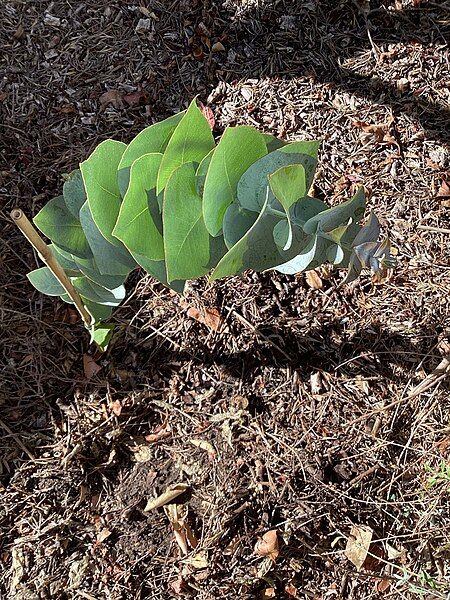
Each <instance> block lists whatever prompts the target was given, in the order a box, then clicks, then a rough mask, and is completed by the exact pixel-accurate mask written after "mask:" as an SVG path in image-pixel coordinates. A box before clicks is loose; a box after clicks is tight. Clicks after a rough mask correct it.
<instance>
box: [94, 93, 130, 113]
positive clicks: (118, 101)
mask: <svg viewBox="0 0 450 600" xmlns="http://www.w3.org/2000/svg"><path fill="white" fill-rule="evenodd" d="M99 102H100V108H101V110H104V109H105V108H106V107H107V106H109V105H111V106H113V107H114V108H117V109H121V108H123V107H124V103H123V95H122V92H120V91H119V90H109V91H107V92H105V93H104V94H102V95H101V96H100V98H99Z"/></svg>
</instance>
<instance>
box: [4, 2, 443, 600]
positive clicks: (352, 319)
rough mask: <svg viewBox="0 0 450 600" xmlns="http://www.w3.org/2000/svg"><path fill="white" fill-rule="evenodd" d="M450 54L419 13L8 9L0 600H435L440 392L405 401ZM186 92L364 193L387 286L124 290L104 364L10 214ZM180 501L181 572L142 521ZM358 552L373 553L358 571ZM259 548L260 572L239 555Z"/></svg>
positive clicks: (432, 296)
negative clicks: (316, 149) (304, 151)
mask: <svg viewBox="0 0 450 600" xmlns="http://www.w3.org/2000/svg"><path fill="white" fill-rule="evenodd" d="M449 33H450V5H449V3H448V2H431V1H430V2H427V1H426V0H422V1H419V0H414V1H413V0H411V1H408V0H397V1H388V0H386V1H385V2H381V1H377V0H370V1H363V0H357V1H356V0H355V1H351V0H342V1H340V2H336V1H331V0H329V1H327V0H324V1H318V0H306V1H302V2H300V1H298V2H297V1H292V0H291V1H287V0H240V1H238V0H226V1H224V2H219V1H218V0H205V1H203V2H200V1H195V0H184V1H183V0H178V1H172V2H158V1H156V0H148V1H145V2H144V1H143V2H137V1H136V0H134V1H133V2H132V1H127V2H122V1H118V0H117V1H116V0H108V1H106V0H98V1H97V2H91V1H90V0H89V1H84V2H78V3H73V2H68V1H63V0H56V1H54V2H44V1H40V0H9V1H8V2H6V3H5V4H4V6H3V7H2V20H1V24H0V36H1V39H2V53H1V56H0V61H1V62H2V66H1V69H0V70H1V72H2V78H1V80H0V113H1V121H0V127H1V130H2V131H1V137H0V152H1V168H0V193H1V195H2V198H3V202H2V206H1V208H0V218H1V219H2V236H1V239H0V264H1V269H0V284H1V285H0V315H1V321H0V327H1V331H0V333H1V337H0V339H1V345H0V352H1V354H0V356H1V359H2V360H1V367H2V375H1V379H0V408H1V411H0V430H1V437H0V459H1V460H0V499H1V502H0V530H1V536H0V565H1V568H0V597H2V598H3V597H4V598H17V599H23V600H25V599H30V600H31V599H33V600H34V599H39V600H40V599H47V598H49V599H52V600H53V599H61V600H68V599H72V598H73V599H75V598H77V599H78V598H87V599H92V600H94V599H95V600H100V599H103V598H104V599H114V600H116V599H117V600H119V599H124V600H128V599H134V598H136V599H138V598H139V599H146V598H151V599H152V600H153V599H155V600H157V599H159V598H161V599H164V600H165V599H168V598H172V597H174V598H179V597H181V598H197V599H200V600H208V599H211V598H239V599H242V600H246V599H253V598H258V599H264V598H281V599H289V598H301V599H315V600H320V599H325V598H327V599H328V598H342V599H355V600H358V599H370V598H380V597H386V598H394V599H397V598H398V599H405V598H411V599H413V598H418V597H423V598H426V599H434V598H438V599H445V598H446V597H447V596H448V594H449V593H450V570H449V564H450V551H449V548H450V519H449V509H450V471H449V464H450V428H449V409H450V401H449V385H448V379H441V380H440V381H438V382H437V383H436V384H435V385H433V386H431V387H430V388H429V389H426V390H425V391H424V392H423V393H422V394H419V395H413V397H411V398H409V397H408V396H409V395H410V394H411V391H412V390H413V389H414V387H415V386H417V385H418V384H419V383H421V382H422V381H424V379H425V378H426V376H427V374H428V373H430V372H431V371H432V370H433V369H434V368H435V367H436V365H437V364H438V363H439V362H440V361H441V359H442V356H443V355H445V354H446V353H448V339H449V304H448V297H449V294H450V261H449V256H450V237H449V230H450V203H449V197H448V193H449V192H448V186H447V187H446V185H445V184H446V183H447V184H449V183H450V151H449V135H450V134H449V132H450V128H449V109H450V91H449V90H450V85H449V84H450V68H449V51H448V40H449ZM195 95H198V96H199V99H200V100H201V101H202V102H203V103H204V104H206V105H208V106H209V107H210V108H211V109H212V110H213V112H214V115H215V121H216V125H215V133H216V134H217V135H220V133H221V132H222V131H223V129H224V127H226V126H227V125H235V124H250V125H254V126H256V127H258V128H259V129H261V130H263V131H266V132H270V133H273V134H275V135H279V136H282V137H284V138H286V139H297V138H298V139H301V138H307V139H316V138H320V139H322V140H323V145H322V149H321V161H320V169H319V173H318V177H317V180H316V182H315V188H316V190H315V191H316V195H317V196H318V197H320V198H323V199H326V200H327V202H329V203H331V204H333V203H335V202H340V201H342V200H343V199H345V198H347V197H349V196H350V195H351V193H352V192H353V191H354V190H355V189H356V187H357V186H358V185H364V186H365V187H366V189H367V191H368V196H369V207H370V209H373V210H374V211H375V212H376V214H377V216H378V217H379V218H380V221H381V223H382V227H383V231H384V233H387V234H389V236H390V238H391V240H392V242H393V245H394V247H395V248H396V251H397V258H398V268H397V269H396V271H395V272H394V273H393V274H391V275H390V276H389V278H388V279H387V280H385V281H383V282H382V283H376V282H373V281H371V279H370V276H369V275H368V274H365V275H363V276H361V278H360V279H359V280H358V281H356V282H354V283H352V284H349V285H342V280H343V277H344V274H343V273H340V272H338V271H333V270H331V269H329V268H327V267H323V268H320V269H319V270H318V274H319V276H320V279H321V282H322V287H320V288H319V289H314V288H315V287H316V286H314V287H311V285H310V283H308V280H307V278H306V277H305V276H304V275H303V274H300V275H298V276H297V277H288V276H282V275H280V274H274V273H263V274H255V273H246V274H245V275H243V276H242V277H236V278H231V279H228V280H223V281H219V282H217V283H215V284H214V285H213V286H208V285H207V283H206V282H205V281H204V280H200V281H196V282H192V283H191V284H190V285H189V288H188V291H187V293H186V296H185V298H184V299H183V300H181V299H180V298H178V297H177V296H176V295H173V294H171V293H169V292H168V291H167V290H165V289H164V288H163V287H162V286H160V285H158V284H156V283H155V282H154V281H152V280H151V279H150V278H149V277H146V276H145V274H144V273H142V272H135V273H133V275H132V276H131V277H130V280H129V281H128V283H127V288H128V290H129V295H128V297H127V300H126V301H125V303H124V305H123V306H122V307H120V308H119V309H118V310H117V311H116V312H115V314H114V317H113V320H114V322H115V323H116V324H117V332H116V335H115V337H114V339H113V342H112V345H111V347H110V349H109V350H108V352H107V353H106V354H105V355H102V356H99V355H95V353H94V352H93V350H92V348H89V344H88V336H87V334H86V332H85V331H84V330H83V327H82V323H81V322H80V321H79V320H77V319H76V317H75V316H74V314H73V312H72V311H71V310H70V309H68V308H67V306H63V305H61V304H59V303H57V302H55V301H52V300H51V299H49V298H46V297H43V296H41V295H39V294H38V293H37V292H35V291H34V290H33V289H32V288H31V286H30V285H29V284H28V282H27V280H26V277H25V274H26V273H27V272H28V271H30V270H32V269H33V268H35V265H36V257H35V256H34V254H33V252H32V251H31V249H30V248H29V247H27V245H26V244H25V242H24V241H23V240H22V239H21V237H20V235H19V233H18V232H17V231H16V230H15V228H14V226H13V224H12V223H11V221H10V219H9V216H8V213H9V211H10V210H11V209H12V208H13V207H15V206H20V207H21V208H22V209H23V210H24V211H26V213H27V214H28V215H29V216H32V215H33V214H35V213H36V212H37V210H38V209H39V208H40V207H41V206H42V205H43V204H44V203H45V202H46V201H47V200H48V199H49V198H51V197H53V196H55V195H57V194H58V193H60V190H61V185H62V177H61V175H62V174H63V173H67V172H70V171H71V170H72V169H73V168H75V167H76V165H77V163H78V162H79V161H81V160H83V159H84V158H85V157H86V156H87V155H88V153H89V152H90V151H91V150H92V149H93V148H94V147H95V146H96V145H97V144H98V143H99V142H100V141H102V140H103V139H105V138H107V137H114V139H119V140H122V141H128V140H130V139H131V138H132V137H133V136H134V135H135V134H136V133H137V132H139V131H140V130H141V129H142V128H144V127H145V126H146V125H148V124H150V123H152V122H154V121H156V120H159V119H162V118H165V117H167V116H169V115H171V114H173V113H174V112H177V111H179V110H181V109H183V108H185V107H186V105H187V103H188V102H189V100H190V99H192V98H193V97H194V96H195ZM206 309H214V310H215V311H217V314H219V315H220V316H221V318H222V319H223V322H224V323H223V327H222V329H220V330H219V331H214V330H213V329H211V328H210V327H208V326H207V325H205V324H203V323H201V322H199V321H198V320H196V318H194V317H195V316H197V315H198V313H202V311H203V312H204V311H205V310H206ZM197 311H198V312H197ZM213 314H216V313H214V312H213ZM86 355H89V356H91V357H92V358H93V360H94V361H96V363H97V364H98V365H99V367H101V369H100V370H99V371H98V373H97V374H96V375H95V376H94V377H92V378H91V379H90V380H87V378H86V374H85V372H84V369H83V356H86ZM177 483H184V484H186V485H187V486H188V487H187V490H186V492H185V493H184V494H182V495H181V496H179V497H178V498H177V502H178V503H179V504H180V505H182V506H183V507H184V508H183V510H185V511H186V515H184V516H185V521H186V522H187V523H188V525H189V528H190V530H191V531H192V534H193V537H194V538H195V539H196V540H197V542H198V543H197V545H196V547H195V548H189V553H188V554H187V555H183V554H182V551H181V549H180V547H179V545H178V544H177V542H176V540H175V536H174V532H173V527H172V525H171V522H170V520H169V518H168V515H167V513H166V511H165V510H164V509H163V508H156V509H154V510H151V511H150V512H146V511H144V508H145V504H146V502H147V501H148V500H149V499H151V498H155V497H157V496H158V495H159V494H161V493H164V492H165V491H166V490H167V489H168V488H170V487H171V486H173V485H174V484H177ZM352 527H360V528H361V527H366V528H369V529H370V531H371V532H372V543H371V546H370V548H369V557H368V558H367V559H366V561H365V562H364V564H363V566H362V568H361V569H360V570H357V569H356V567H355V566H354V565H353V564H352V563H351V562H350V560H349V559H348V558H347V557H346V556H345V554H344V551H345V548H346V544H347V541H348V539H349V537H350V532H351V530H352ZM271 530H276V532H277V539H278V543H279V554H278V556H275V557H272V558H271V557H270V556H264V555H261V553H258V552H257V551H255V545H256V544H257V542H258V540H260V539H261V538H262V536H263V535H264V534H265V533H267V532H268V531H271ZM192 545H195V543H193V544H192ZM259 547H260V546H259ZM273 558H274V560H273Z"/></svg>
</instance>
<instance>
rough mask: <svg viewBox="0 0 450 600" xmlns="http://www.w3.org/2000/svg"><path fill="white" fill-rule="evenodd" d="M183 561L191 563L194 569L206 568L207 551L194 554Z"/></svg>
mask: <svg viewBox="0 0 450 600" xmlns="http://www.w3.org/2000/svg"><path fill="white" fill-rule="evenodd" d="M183 562H184V563H185V564H188V565H190V566H191V567H193V568H194V569H206V568H207V566H208V558H207V556H206V552H199V553H198V554H194V556H189V557H188V558H186V559H184V560H183Z"/></svg>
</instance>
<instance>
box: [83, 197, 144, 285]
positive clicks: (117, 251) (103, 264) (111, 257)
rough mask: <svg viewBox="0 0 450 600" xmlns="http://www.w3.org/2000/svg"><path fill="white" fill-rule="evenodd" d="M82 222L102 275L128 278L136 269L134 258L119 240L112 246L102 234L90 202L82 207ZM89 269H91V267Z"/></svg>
mask: <svg viewBox="0 0 450 600" xmlns="http://www.w3.org/2000/svg"><path fill="white" fill-rule="evenodd" d="M80 221H81V225H82V227H83V230H84V233H85V235H86V238H87V239H88V242H89V245H90V247H91V249H92V253H93V255H94V258H95V264H96V266H97V268H98V271H99V273H100V274H102V275H125V276H126V275H128V273H130V271H132V270H133V269H134V268H135V267H136V263H135V261H134V260H133V258H132V256H131V255H130V253H129V252H128V250H127V249H126V248H125V246H124V245H123V244H122V243H121V242H119V240H116V243H115V244H111V243H110V242H109V241H108V240H107V239H106V238H105V237H104V236H103V235H102V234H101V232H100V230H99V228H98V227H97V224H96V223H95V222H94V219H93V217H92V213H91V208H90V206H89V204H88V202H85V203H84V204H83V206H82V207H81V210H80ZM87 267H88V268H89V265H87Z"/></svg>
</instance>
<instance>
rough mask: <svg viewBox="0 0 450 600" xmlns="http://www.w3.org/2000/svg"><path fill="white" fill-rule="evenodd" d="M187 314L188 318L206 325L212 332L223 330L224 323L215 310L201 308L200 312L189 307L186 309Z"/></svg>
mask: <svg viewBox="0 0 450 600" xmlns="http://www.w3.org/2000/svg"><path fill="white" fill-rule="evenodd" d="M187 314H188V317H191V318H192V319H195V320H196V321H198V322H199V323H202V324H203V325H206V326H207V327H209V328H210V329H212V330H213V331H220V330H221V329H222V328H223V325H224V321H223V318H222V317H221V315H220V313H219V311H218V310H217V308H203V309H202V310H198V309H197V308H194V307H193V306H191V307H189V308H188V311H187Z"/></svg>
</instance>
